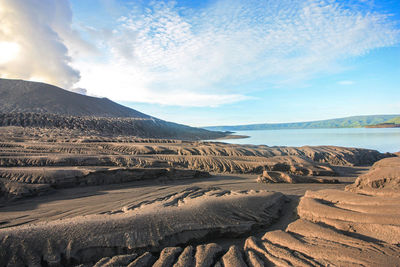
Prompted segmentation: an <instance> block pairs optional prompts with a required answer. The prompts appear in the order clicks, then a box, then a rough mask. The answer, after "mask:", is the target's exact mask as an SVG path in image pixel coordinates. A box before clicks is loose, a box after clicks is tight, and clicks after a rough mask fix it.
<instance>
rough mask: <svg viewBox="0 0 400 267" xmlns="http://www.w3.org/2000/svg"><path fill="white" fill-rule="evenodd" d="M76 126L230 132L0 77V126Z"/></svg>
mask: <svg viewBox="0 0 400 267" xmlns="http://www.w3.org/2000/svg"><path fill="white" fill-rule="evenodd" d="M1 126H19V127H38V128H58V129H69V130H77V131H80V132H81V133H82V134H95V135H107V136H110V135H127V136H136V137H144V138H166V139H183V140H205V139H218V138H222V137H226V136H227V135H228V134H229V133H224V132H217V131H209V130H205V129H202V128H196V127H190V126H186V125H182V124H178V123H173V122H168V121H164V120H161V119H158V118H155V117H152V116H149V115H146V114H144V113H141V112H139V111H137V110H134V109H132V108H128V107H125V106H123V105H120V104H118V103H115V102H113V101H111V100H109V99H106V98H97V97H91V96H85V95H81V94H77V93H74V92H70V91H67V90H64V89H62V88H59V87H56V86H53V85H50V84H46V83H38V82H30V81H24V80H11V79H0V127H1Z"/></svg>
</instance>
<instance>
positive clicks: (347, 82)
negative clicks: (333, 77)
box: [337, 80, 355, 85]
mask: <svg viewBox="0 0 400 267" xmlns="http://www.w3.org/2000/svg"><path fill="white" fill-rule="evenodd" d="M337 83H338V84H340V85H353V84H355V82H354V81H349V80H343V81H338V82H337Z"/></svg>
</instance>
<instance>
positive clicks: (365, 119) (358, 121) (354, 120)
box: [203, 114, 400, 131]
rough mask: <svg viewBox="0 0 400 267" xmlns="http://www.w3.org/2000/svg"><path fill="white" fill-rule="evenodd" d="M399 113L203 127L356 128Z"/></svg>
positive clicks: (225, 129) (379, 121) (381, 120)
mask: <svg viewBox="0 0 400 267" xmlns="http://www.w3.org/2000/svg"><path fill="white" fill-rule="evenodd" d="M398 116H400V115H398V114H390V115H361V116H350V117H343V118H335V119H327V120H317V121H307V122H290V123H258V124H247V125H227V126H206V127H203V128H204V129H207V130H212V131H253V130H282V129H322V128H357V127H364V126H368V125H375V124H379V123H384V122H386V121H389V120H391V119H394V118H396V117H398Z"/></svg>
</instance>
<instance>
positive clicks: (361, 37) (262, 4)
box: [76, 0, 399, 106]
mask: <svg viewBox="0 0 400 267" xmlns="http://www.w3.org/2000/svg"><path fill="white" fill-rule="evenodd" d="M363 8H364V9H361V8H360V5H354V6H351V5H347V6H346V5H344V4H340V3H336V2H335V1H330V0H326V1H313V0H311V1H300V0H298V1H296V0H292V1H291V0H283V1H279V2H278V1H244V0H243V1H240V0H236V1H232V0H229V1H228V0H222V1H216V2H215V3H214V4H212V5H209V6H208V7H206V8H204V9H202V10H199V11H196V12H194V11H191V10H187V9H182V8H178V7H176V6H175V4H174V3H173V2H169V3H163V2H160V1H157V2H153V4H150V5H148V6H146V7H136V8H135V9H133V11H132V13H131V14H128V15H127V16H125V17H123V18H121V19H120V24H119V26H118V27H117V28H116V29H115V30H114V32H113V36H112V37H111V38H110V40H109V42H108V47H109V52H110V56H111V58H110V60H109V62H108V63H107V64H105V65H103V66H97V67H98V68H99V69H101V70H98V72H100V73H104V74H106V73H108V74H109V75H108V76H107V75H105V76H103V75H97V78H96V77H90V76H89V75H86V71H84V70H83V69H84V68H82V66H81V65H80V64H77V65H76V66H77V67H79V69H80V70H81V71H82V77H83V78H82V85H83V87H85V88H88V89H89V91H92V90H93V92H95V93H96V94H100V93H99V92H100V91H101V94H102V95H105V96H107V97H110V98H112V99H121V98H125V100H130V101H138V102H150V103H162V104H168V103H169V104H174V105H175V104H176V105H194V106H202V105H203V106H209V105H220V104H223V103H229V102H235V101H240V100H243V99H247V98H248V97H247V96H246V94H248V93H249V92H251V90H252V88H248V87H247V86H246V84H247V83H249V82H257V81H261V80H262V81H264V82H265V81H267V82H265V84H264V85H262V84H261V86H264V87H268V86H282V85H284V84H288V83H289V84H295V83H298V82H299V81H300V82H302V81H307V80H309V79H312V77H313V76H314V75H318V74H321V73H329V72H335V71H338V70H340V69H341V68H342V65H341V61H342V60H344V59H347V58H349V57H357V56H361V55H364V54H366V53H368V52H370V51H371V50H373V49H375V48H379V47H385V46H391V45H394V44H396V43H397V42H398V41H399V30H398V29H396V27H395V25H393V24H391V22H390V21H389V20H388V18H387V17H386V15H384V14H379V13H374V12H371V11H369V10H368V9H367V10H365V8H366V6H364V7H363ZM115 70H117V73H115V72H116V71H115ZM94 80H96V86H94V84H92V83H93V81H94ZM106 80H112V81H113V84H114V86H113V89H112V90H110V88H109V87H108V88H106V84H108V83H107V82H106ZM101 87H103V89H101ZM188 99H191V100H190V101H189V100H188ZM220 99H224V100H220Z"/></svg>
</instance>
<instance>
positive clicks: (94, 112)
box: [0, 79, 150, 118]
mask: <svg viewBox="0 0 400 267" xmlns="http://www.w3.org/2000/svg"><path fill="white" fill-rule="evenodd" d="M0 112H1V113H9V112H35V113H51V114H58V115H71V116H96V117H133V118H149V117H150V116H148V115H146V114H143V113H141V112H139V111H136V110H134V109H131V108H128V107H125V106H122V105H120V104H117V103H115V102H113V101H111V100H109V99H107V98H97V97H91V96H85V95H80V94H77V93H73V92H70V91H67V90H64V89H61V88H59V87H56V86H53V85H50V84H46V83H38V82H28V81H23V80H8V79H0Z"/></svg>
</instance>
